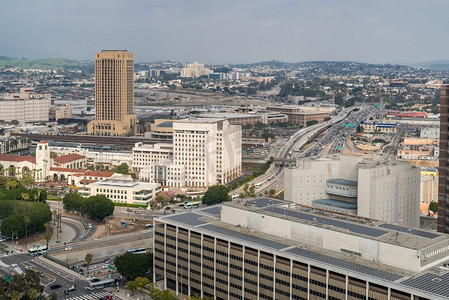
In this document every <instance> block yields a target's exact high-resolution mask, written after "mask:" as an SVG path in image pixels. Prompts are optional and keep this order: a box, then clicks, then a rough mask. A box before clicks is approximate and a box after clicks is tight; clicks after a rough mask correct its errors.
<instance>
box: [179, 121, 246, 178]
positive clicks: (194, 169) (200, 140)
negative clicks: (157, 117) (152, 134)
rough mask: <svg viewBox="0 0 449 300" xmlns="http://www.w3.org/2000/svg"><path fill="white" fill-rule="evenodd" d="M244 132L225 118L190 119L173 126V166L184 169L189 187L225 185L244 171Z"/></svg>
mask: <svg viewBox="0 0 449 300" xmlns="http://www.w3.org/2000/svg"><path fill="white" fill-rule="evenodd" d="M241 140H242V131H241V127H240V126H239V125H229V122H228V121H226V120H222V119H208V118H203V119H194V120H192V119H189V120H179V121H175V122H174V123H173V154H174V164H176V165H183V166H184V167H185V176H186V185H187V186H193V187H207V186H210V185H214V184H217V183H220V184H225V183H227V182H229V181H231V180H232V179H234V178H236V177H237V176H239V175H240V173H241V168H242V144H241Z"/></svg>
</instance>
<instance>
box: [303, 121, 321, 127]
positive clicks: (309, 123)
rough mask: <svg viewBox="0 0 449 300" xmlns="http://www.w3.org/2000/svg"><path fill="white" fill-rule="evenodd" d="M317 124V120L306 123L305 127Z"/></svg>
mask: <svg viewBox="0 0 449 300" xmlns="http://www.w3.org/2000/svg"><path fill="white" fill-rule="evenodd" d="M315 124H318V120H309V121H307V122H306V126H312V125H315Z"/></svg>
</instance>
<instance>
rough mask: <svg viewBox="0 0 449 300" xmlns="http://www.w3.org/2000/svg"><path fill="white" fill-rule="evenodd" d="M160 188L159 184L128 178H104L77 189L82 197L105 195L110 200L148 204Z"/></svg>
mask: <svg viewBox="0 0 449 300" xmlns="http://www.w3.org/2000/svg"><path fill="white" fill-rule="evenodd" d="M160 190H161V186H160V184H157V183H145V182H138V181H134V180H128V179H105V180H101V181H97V182H94V183H91V184H89V185H87V186H86V187H85V188H84V189H82V190H80V191H79V194H80V195H81V196H84V197H90V196H95V195H105V196H106V197H107V198H109V199H110V200H111V201H112V202H115V203H127V204H140V205H147V206H148V205H149V204H150V201H151V200H153V199H154V198H155V197H156V194H157V193H159V192H160Z"/></svg>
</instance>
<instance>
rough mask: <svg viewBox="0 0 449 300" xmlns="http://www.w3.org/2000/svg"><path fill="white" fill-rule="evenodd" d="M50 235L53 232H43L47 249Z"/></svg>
mask: <svg viewBox="0 0 449 300" xmlns="http://www.w3.org/2000/svg"><path fill="white" fill-rule="evenodd" d="M52 236H53V232H51V231H49V232H46V233H45V234H44V239H45V241H46V242H47V249H48V243H49V242H50V240H51V237H52Z"/></svg>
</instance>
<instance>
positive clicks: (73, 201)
mask: <svg viewBox="0 0 449 300" xmlns="http://www.w3.org/2000/svg"><path fill="white" fill-rule="evenodd" d="M85 201H86V199H85V198H84V197H83V196H81V195H80V194H77V193H68V194H66V195H65V196H64V198H62V203H63V204H64V209H65V210H68V211H80V210H81V207H82V206H83V205H84V203H85Z"/></svg>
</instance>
